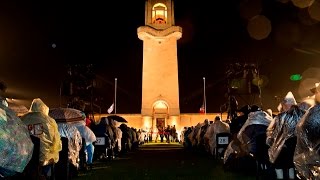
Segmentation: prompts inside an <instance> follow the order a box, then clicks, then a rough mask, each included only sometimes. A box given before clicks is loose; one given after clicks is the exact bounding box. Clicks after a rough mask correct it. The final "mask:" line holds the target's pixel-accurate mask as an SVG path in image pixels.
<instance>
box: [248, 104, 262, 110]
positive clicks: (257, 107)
mask: <svg viewBox="0 0 320 180" xmlns="http://www.w3.org/2000/svg"><path fill="white" fill-rule="evenodd" d="M256 111H261V108H260V107H259V106H258V105H255V104H254V105H252V106H251V107H250V112H256Z"/></svg>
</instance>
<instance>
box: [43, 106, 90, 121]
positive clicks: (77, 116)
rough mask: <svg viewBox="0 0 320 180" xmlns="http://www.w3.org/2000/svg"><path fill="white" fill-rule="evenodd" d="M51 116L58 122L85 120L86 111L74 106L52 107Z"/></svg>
mask: <svg viewBox="0 0 320 180" xmlns="http://www.w3.org/2000/svg"><path fill="white" fill-rule="evenodd" d="M49 116H50V117H52V118H53V119H55V120H56V122H72V121H83V120H84V119H85V116H84V113H83V112H82V111H80V110H78V109H74V108H52V109H50V110H49Z"/></svg>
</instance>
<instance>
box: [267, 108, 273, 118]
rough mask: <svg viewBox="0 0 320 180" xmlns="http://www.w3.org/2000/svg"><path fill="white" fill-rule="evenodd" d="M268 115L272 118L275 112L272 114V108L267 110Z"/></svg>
mask: <svg viewBox="0 0 320 180" xmlns="http://www.w3.org/2000/svg"><path fill="white" fill-rule="evenodd" d="M266 113H268V114H269V115H270V116H272V113H273V112H272V109H270V108H269V109H267V110H266Z"/></svg>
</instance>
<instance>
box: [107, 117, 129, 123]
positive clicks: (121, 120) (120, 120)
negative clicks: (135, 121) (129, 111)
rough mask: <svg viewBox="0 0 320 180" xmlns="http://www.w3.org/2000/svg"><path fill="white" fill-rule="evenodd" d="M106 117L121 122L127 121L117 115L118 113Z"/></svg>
mask: <svg viewBox="0 0 320 180" xmlns="http://www.w3.org/2000/svg"><path fill="white" fill-rule="evenodd" d="M107 118H108V119H113V120H114V121H118V122H123V123H127V122H128V121H127V120H125V119H124V118H123V117H121V116H118V115H110V116H108V117H107Z"/></svg>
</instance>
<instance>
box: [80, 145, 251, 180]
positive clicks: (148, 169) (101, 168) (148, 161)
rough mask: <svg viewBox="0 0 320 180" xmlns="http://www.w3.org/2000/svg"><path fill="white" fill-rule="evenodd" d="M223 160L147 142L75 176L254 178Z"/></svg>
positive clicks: (100, 179) (203, 179)
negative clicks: (227, 166) (226, 168)
mask: <svg viewBox="0 0 320 180" xmlns="http://www.w3.org/2000/svg"><path fill="white" fill-rule="evenodd" d="M221 164H222V162H217V161H215V160H213V159H212V158H209V157H208V156H207V155H199V154H193V153H191V152H186V151H185V150H184V149H183V148H182V146H181V145H179V144H146V145H143V146H141V147H140V148H139V150H137V151H135V152H130V153H128V154H127V155H125V156H123V157H122V158H118V159H115V160H114V161H113V162H111V163H96V164H95V167H94V169H93V170H92V171H90V172H87V173H85V174H81V175H80V176H79V177H77V178H75V179H78V180H84V179H98V180H103V179H108V180H109V179H119V180H120V179H121V180H122V179H123V180H135V179H137V180H158V179H159V180H171V179H172V180H185V179H190V180H207V179H210V180H211V179H212V180H220V179H221V180H224V179H225V180H254V179H255V178H254V177H253V176H251V177H246V176H244V175H240V174H232V173H230V172H228V173H226V172H224V171H223V169H222V165H221Z"/></svg>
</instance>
